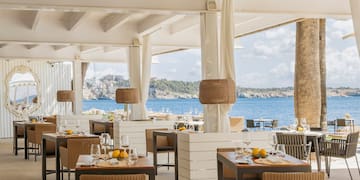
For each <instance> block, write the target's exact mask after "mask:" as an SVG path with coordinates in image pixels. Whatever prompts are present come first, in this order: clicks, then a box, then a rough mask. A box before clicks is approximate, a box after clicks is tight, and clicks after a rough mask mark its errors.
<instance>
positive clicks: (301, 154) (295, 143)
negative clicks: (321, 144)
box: [276, 133, 312, 160]
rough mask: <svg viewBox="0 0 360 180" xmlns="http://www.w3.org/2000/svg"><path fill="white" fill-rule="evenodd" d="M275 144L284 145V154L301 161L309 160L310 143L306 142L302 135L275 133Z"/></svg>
mask: <svg viewBox="0 0 360 180" xmlns="http://www.w3.org/2000/svg"><path fill="white" fill-rule="evenodd" d="M276 138H277V144H284V145H285V151H286V154H289V155H291V156H294V157H296V158H298V159H301V160H309V159H310V158H309V156H310V151H311V144H312V143H311V142H309V143H307V142H306V136H305V135H304V134H290V133H276Z"/></svg>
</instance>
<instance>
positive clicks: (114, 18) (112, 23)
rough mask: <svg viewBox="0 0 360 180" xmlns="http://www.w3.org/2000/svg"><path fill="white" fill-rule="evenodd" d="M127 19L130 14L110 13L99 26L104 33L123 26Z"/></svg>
mask: <svg viewBox="0 0 360 180" xmlns="http://www.w3.org/2000/svg"><path fill="white" fill-rule="evenodd" d="M129 17H130V14H119V13H111V14H109V15H107V16H106V17H104V18H103V19H102V20H101V21H100V25H101V27H102V28H103V30H104V32H108V31H112V30H114V29H115V28H117V27H120V26H121V25H123V24H125V23H126V22H127V21H128V20H129Z"/></svg>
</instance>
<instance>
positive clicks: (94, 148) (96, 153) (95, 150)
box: [90, 144, 101, 159]
mask: <svg viewBox="0 0 360 180" xmlns="http://www.w3.org/2000/svg"><path fill="white" fill-rule="evenodd" d="M90 155H91V157H93V158H94V159H98V158H99V157H100V155H101V150H100V145H99V144H91V145H90Z"/></svg>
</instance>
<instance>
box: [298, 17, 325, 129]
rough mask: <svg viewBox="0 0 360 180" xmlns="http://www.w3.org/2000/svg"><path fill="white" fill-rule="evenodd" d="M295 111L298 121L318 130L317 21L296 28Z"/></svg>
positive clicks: (319, 104)
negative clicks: (305, 122) (304, 121)
mask: <svg viewBox="0 0 360 180" xmlns="http://www.w3.org/2000/svg"><path fill="white" fill-rule="evenodd" d="M294 108H295V116H296V117H297V118H306V120H307V123H308V124H310V126H311V127H320V110H321V92H320V62H319V20H318V19H306V20H304V21H302V22H298V23H297V24H296V63H295V81H294Z"/></svg>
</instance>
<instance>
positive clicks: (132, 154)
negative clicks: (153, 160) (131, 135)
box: [128, 148, 138, 165]
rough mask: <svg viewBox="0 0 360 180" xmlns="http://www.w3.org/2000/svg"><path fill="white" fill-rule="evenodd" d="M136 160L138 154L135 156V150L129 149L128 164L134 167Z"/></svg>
mask: <svg viewBox="0 0 360 180" xmlns="http://www.w3.org/2000/svg"><path fill="white" fill-rule="evenodd" d="M137 160H138V154H137V151H136V148H131V149H130V150H129V158H128V164H129V165H134V164H135V163H136V161H137Z"/></svg>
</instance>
